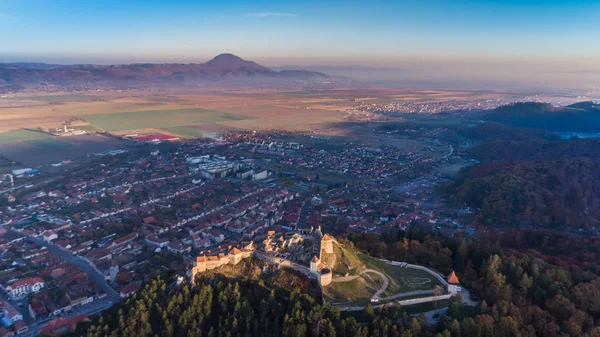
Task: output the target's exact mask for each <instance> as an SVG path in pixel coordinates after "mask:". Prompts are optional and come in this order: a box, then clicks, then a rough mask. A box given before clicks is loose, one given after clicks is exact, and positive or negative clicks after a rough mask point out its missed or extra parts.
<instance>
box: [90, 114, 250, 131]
mask: <svg viewBox="0 0 600 337" xmlns="http://www.w3.org/2000/svg"><path fill="white" fill-rule="evenodd" d="M79 117H82V118H85V119H86V120H87V121H88V122H90V123H91V124H94V125H95V126H97V127H99V128H101V129H103V130H105V131H109V132H114V131H126V130H135V129H165V128H167V129H168V128H173V127H182V126H189V125H195V124H206V123H219V122H226V121H234V120H243V119H251V118H252V117H248V116H243V115H236V114H232V113H228V112H222V111H216V110H207V109H173V110H149V111H136V112H117V113H107V114H94V115H84V116H79ZM188 132H189V130H188Z"/></svg>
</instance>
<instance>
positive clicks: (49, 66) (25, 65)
mask: <svg viewBox="0 0 600 337" xmlns="http://www.w3.org/2000/svg"><path fill="white" fill-rule="evenodd" d="M2 66H13V67H19V68H23V69H53V68H60V67H64V65H61V64H49V63H39V62H11V63H0V67H2Z"/></svg>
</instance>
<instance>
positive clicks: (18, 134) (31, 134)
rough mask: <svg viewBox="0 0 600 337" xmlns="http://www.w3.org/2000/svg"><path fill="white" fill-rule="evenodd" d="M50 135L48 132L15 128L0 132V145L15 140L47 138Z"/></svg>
mask: <svg viewBox="0 0 600 337" xmlns="http://www.w3.org/2000/svg"><path fill="white" fill-rule="evenodd" d="M50 137H51V136H50V135H49V134H46V133H43V132H37V131H30V130H16V131H9V132H1V133H0V146H2V145H6V144H9V143H12V142H16V141H23V140H35V139H47V138H50Z"/></svg>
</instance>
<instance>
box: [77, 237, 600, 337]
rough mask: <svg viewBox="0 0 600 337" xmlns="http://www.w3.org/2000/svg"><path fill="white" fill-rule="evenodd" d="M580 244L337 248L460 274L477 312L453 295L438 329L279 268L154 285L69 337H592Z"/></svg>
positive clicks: (599, 283)
mask: <svg viewBox="0 0 600 337" xmlns="http://www.w3.org/2000/svg"><path fill="white" fill-rule="evenodd" d="M516 234H518V235H516ZM579 238H580V237H578V236H575V235H570V234H556V233H552V232H548V231H532V230H525V231H523V230H521V231H517V232H515V231H512V232H511V231H507V232H504V233H494V232H488V233H484V234H481V235H478V236H476V237H474V238H471V239H455V238H448V237H437V236H432V235H431V234H429V233H425V232H409V233H404V232H401V231H392V232H388V233H384V234H383V235H381V236H379V235H377V234H375V233H365V234H362V235H356V234H353V235H351V236H350V237H349V240H350V241H343V242H345V244H346V245H348V246H352V245H354V246H355V247H357V248H359V249H361V250H363V252H365V253H369V254H372V255H374V256H378V257H385V258H388V259H393V260H403V261H411V262H420V261H425V263H424V264H427V265H430V266H432V267H433V266H436V267H437V268H440V270H451V269H454V270H456V271H457V272H458V275H459V278H460V280H461V284H463V285H467V286H468V287H469V289H470V291H471V292H472V293H475V294H477V295H478V296H479V297H480V299H481V305H480V307H479V308H477V310H475V311H474V310H465V308H466V307H464V306H463V305H461V303H460V297H457V298H455V300H452V301H451V302H450V303H448V305H449V307H448V311H447V314H445V315H442V316H441V317H439V319H438V321H437V323H434V324H430V323H431V322H428V321H427V318H426V317H425V316H423V315H421V316H418V317H410V316H409V315H407V314H406V312H405V311H404V310H405V309H410V306H409V307H406V308H399V307H391V308H387V309H385V310H379V309H376V310H373V308H372V307H371V306H367V309H365V310H364V311H363V312H358V313H357V314H355V315H348V314H341V313H340V312H339V311H338V309H336V308H334V307H331V306H328V305H324V304H321V302H320V300H319V299H318V298H315V297H313V296H311V295H309V294H308V293H307V292H306V291H305V289H303V288H302V287H300V288H299V289H298V288H296V287H294V286H285V285H284V283H280V284H279V285H274V284H273V283H272V280H273V279H279V280H281V279H282V278H286V277H292V278H295V277H298V276H297V275H294V273H293V272H288V271H285V270H283V271H279V273H280V274H279V275H278V276H277V277H275V278H272V277H267V278H264V280H263V278H262V277H261V278H259V279H253V278H252V277H250V278H245V277H237V278H236V277H226V276H223V275H218V274H211V275H206V276H205V277H203V278H201V279H200V280H199V281H200V283H199V285H198V286H196V287H194V288H190V287H189V286H188V285H182V286H169V285H168V284H167V283H168V282H166V281H164V280H161V279H155V280H153V281H152V282H150V283H149V284H147V285H146V286H145V287H144V288H143V290H142V291H141V292H139V293H138V294H136V295H135V296H134V297H132V298H129V299H127V300H125V301H124V303H122V304H120V305H118V306H117V307H116V308H113V309H110V310H109V312H107V313H105V314H104V315H103V316H102V317H101V318H100V319H96V320H94V321H93V322H91V323H90V324H88V325H81V326H79V327H78V331H76V332H75V333H73V334H72V335H73V336H90V337H91V336H115V337H116V336H127V337H136V336H299V337H302V336H402V337H416V336H431V337H484V336H485V337H492V336H494V337H496V336H498V337H509V336H520V337H534V336H540V337H541V336H544V337H555V336H556V337H559V336H588V337H598V336H600V328H599V326H600V278H599V276H598V273H599V269H598V265H597V263H596V262H595V258H594V255H593V254H597V249H598V245H599V244H600V241H598V239H597V238H595V239H593V238H589V240H588V239H585V240H579ZM557 243H567V244H569V251H568V252H567V254H563V253H564V251H563V250H561V249H560V248H559V247H554V248H553V247H549V246H548V244H551V245H553V244H557ZM592 252H595V253H592ZM585 256H587V257H589V258H590V259H586V258H585ZM595 256H597V255H595ZM436 257H441V259H436ZM247 267H248V266H245V267H243V268H247ZM250 267H251V268H254V267H253V266H250ZM263 276H264V275H263ZM355 317H356V318H355Z"/></svg>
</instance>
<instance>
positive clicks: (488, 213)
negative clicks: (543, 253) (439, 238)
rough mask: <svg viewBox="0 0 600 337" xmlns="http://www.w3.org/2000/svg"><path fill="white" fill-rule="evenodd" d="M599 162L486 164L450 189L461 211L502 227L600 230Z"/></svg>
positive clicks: (465, 174) (465, 173)
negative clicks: (465, 209) (469, 211)
mask: <svg viewBox="0 0 600 337" xmlns="http://www.w3.org/2000/svg"><path fill="white" fill-rule="evenodd" d="M599 164H600V161H599V160H595V159H590V158H569V159H560V160H550V161H540V162H531V161H529V162H519V163H508V164H485V165H481V166H476V167H472V168H469V169H467V170H464V171H462V172H461V173H460V174H459V175H458V177H457V178H456V179H455V180H454V181H453V182H452V183H451V184H450V185H449V186H448V187H447V190H448V191H449V194H450V200H451V201H452V202H453V203H454V204H455V205H456V206H470V207H471V208H474V209H475V210H476V212H477V216H478V222H479V223H481V224H484V225H487V226H499V227H543V228H552V229H571V230H573V229H586V230H597V229H599V228H600V207H599V205H600V170H598V165H599Z"/></svg>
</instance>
